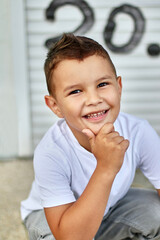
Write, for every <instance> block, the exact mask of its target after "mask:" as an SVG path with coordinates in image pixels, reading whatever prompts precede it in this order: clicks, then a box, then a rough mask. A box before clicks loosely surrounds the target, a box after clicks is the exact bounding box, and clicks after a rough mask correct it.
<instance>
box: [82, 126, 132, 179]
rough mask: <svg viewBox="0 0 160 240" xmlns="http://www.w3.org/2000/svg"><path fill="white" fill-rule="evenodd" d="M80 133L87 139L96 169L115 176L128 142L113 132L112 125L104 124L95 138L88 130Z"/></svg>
mask: <svg viewBox="0 0 160 240" xmlns="http://www.w3.org/2000/svg"><path fill="white" fill-rule="evenodd" d="M82 132H83V133H84V134H85V135H86V136H87V137H88V139H89V142H90V146H91V151H92V153H93V154H94V155H95V157H96V159H97V167H99V168H101V171H105V172H108V173H110V174H113V175H114V176H115V175H116V174H117V173H118V172H119V170H120V168H121V166H122V163H123V160H124V154H125V152H126V150H127V148H128V146H129V141H128V140H126V139H124V138H123V137H122V136H120V135H119V133H118V132H116V131H115V130H114V126H113V124H112V123H106V124H105V125H104V126H103V127H102V128H101V129H100V131H99V133H98V134H97V135H96V136H95V135H94V133H93V132H92V131H91V130H90V129H83V131H82Z"/></svg>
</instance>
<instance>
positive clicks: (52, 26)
mask: <svg viewBox="0 0 160 240" xmlns="http://www.w3.org/2000/svg"><path fill="white" fill-rule="evenodd" d="M131 22H132V21H131V20H129V17H127V20H121V21H120V23H119V24H117V30H116V33H120V32H123V33H125V32H127V33H128V32H129V33H131V32H132V31H133V27H132V26H133V24H130V23H131ZM79 24H80V23H79V20H75V21H72V20H66V21H63V20H59V21H56V22H55V23H53V22H49V21H39V22H31V23H29V24H28V27H27V32H28V33H34V34H40V33H50V32H59V33H61V32H64V31H73V30H74V29H75V28H76V27H78V26H79ZM105 25H106V23H105V22H104V20H99V21H97V22H95V24H94V25H93V27H92V30H93V31H103V30H104V27H105ZM155 31H160V25H159V20H156V19H155V20H150V21H148V22H147V24H146V32H155Z"/></svg>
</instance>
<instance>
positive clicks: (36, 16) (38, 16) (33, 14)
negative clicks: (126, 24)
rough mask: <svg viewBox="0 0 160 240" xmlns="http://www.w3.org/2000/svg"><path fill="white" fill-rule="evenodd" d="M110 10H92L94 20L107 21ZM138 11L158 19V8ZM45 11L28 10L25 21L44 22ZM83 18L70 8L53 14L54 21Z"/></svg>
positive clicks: (77, 11)
mask: <svg viewBox="0 0 160 240" xmlns="http://www.w3.org/2000/svg"><path fill="white" fill-rule="evenodd" d="M71 8H72V14H70V10H71ZM111 11H112V8H105V7H103V8H102V7H101V8H96V9H94V15H95V19H96V20H98V21H99V20H100V19H103V21H104V20H105V21H106V22H107V21H108V18H109V14H110V13H111ZM140 11H141V12H142V14H143V16H144V17H145V18H146V19H151V20H153V19H160V7H159V8H153V7H152V8H144V7H142V8H140ZM45 12H46V11H45V9H29V10H27V11H26V18H27V21H30V22H38V21H42V20H43V19H44V20H45V21H48V20H47V19H46V16H45ZM119 15H121V18H122V19H123V18H124V19H126V16H125V15H126V14H118V15H117V16H119ZM82 18H83V14H82V12H81V11H80V10H79V9H78V8H77V7H72V6H64V7H62V8H59V9H58V10H57V11H56V13H55V20H54V21H53V23H54V22H55V21H58V20H59V19H61V20H81V19H82Z"/></svg>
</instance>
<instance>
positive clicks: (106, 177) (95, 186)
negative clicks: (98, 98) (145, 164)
mask: <svg viewBox="0 0 160 240" xmlns="http://www.w3.org/2000/svg"><path fill="white" fill-rule="evenodd" d="M84 132H85V133H86V135H87V136H88V138H89V141H90V145H91V149H92V152H93V154H94V155H95V157H96V159H97V167H96V169H95V171H94V173H93V174H92V176H91V178H90V181H89V182H88V185H87V186H86V188H85V190H84V192H83V193H82V195H81V196H80V197H79V199H78V200H77V201H76V202H74V203H69V204H66V205H61V206H58V207H51V208H45V214H46V218H47V221H48V224H49V226H50V228H51V231H52V233H53V235H54V236H55V238H56V239H57V240H63V239H65V240H73V239H75V240H90V239H93V238H94V236H95V234H96V232H97V231H98V228H99V226H100V224H101V221H102V218H103V215H104V211H105V208H106V205H107V202H108V198H109V195H110V191H111V187H112V184H113V181H114V178H115V176H116V174H117V173H118V171H119V170H120V168H121V165H122V163H123V159H124V154H125V151H126V150H127V148H128V145H129V143H128V140H124V138H123V137H120V136H119V134H118V133H117V132H115V131H114V128H113V124H105V125H104V127H103V128H102V129H101V130H100V132H99V133H98V135H97V136H94V134H93V133H92V132H91V131H90V130H86V131H84Z"/></svg>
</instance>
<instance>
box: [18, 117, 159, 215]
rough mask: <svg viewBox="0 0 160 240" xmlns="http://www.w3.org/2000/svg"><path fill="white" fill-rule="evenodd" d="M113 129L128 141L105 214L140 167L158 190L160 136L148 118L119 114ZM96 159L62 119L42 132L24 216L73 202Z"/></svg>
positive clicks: (87, 178)
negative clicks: (44, 132) (33, 179)
mask: <svg viewBox="0 0 160 240" xmlns="http://www.w3.org/2000/svg"><path fill="white" fill-rule="evenodd" d="M114 127H115V130H116V131H118V132H119V134H120V135H121V136H124V138H126V139H128V140H129V142H130V144H129V148H128V149H127V151H126V153H125V157H124V162H123V165H122V167H121V169H120V171H119V172H118V174H117V175H116V178H115V180H114V182H113V185H112V189H111V193H110V196H109V200H108V203H107V206H106V210H105V214H106V213H107V211H108V209H109V208H110V207H112V206H113V205H114V204H115V203H116V202H117V201H118V200H119V199H121V198H122V197H123V196H124V195H125V194H126V193H127V191H128V190H129V188H130V186H131V184H132V181H133V179H134V176H135V170H136V168H140V169H141V170H142V172H143V173H144V175H145V176H146V177H147V178H148V179H149V181H150V182H151V183H152V184H153V186H154V187H155V188H156V189H160V138H159V136H158V135H157V134H156V132H155V131H154V130H153V128H152V127H151V126H150V125H149V124H148V122H147V121H145V120H141V119H138V118H136V117H133V116H131V115H129V114H125V113H120V114H119V116H118V118H117V120H116V121H115V123H114ZM96 164H97V161H96V159H95V157H94V155H93V154H92V153H90V152H88V151H87V150H85V149H84V148H83V147H82V146H80V144H79V143H78V141H77V139H76V138H75V137H74V135H73V134H72V132H71V130H70V128H69V127H68V125H67V124H66V122H65V120H64V119H60V120H58V121H57V122H56V123H55V124H54V125H53V126H52V127H51V128H50V129H49V130H48V132H47V133H46V134H45V136H44V137H43V139H42V140H41V142H40V143H39V145H38V146H37V148H36V150H35V154H34V170H35V181H34V182H33V184H32V189H31V192H30V194H29V197H28V199H27V200H25V201H23V202H22V203H21V215H22V219H24V218H25V217H26V216H27V215H28V214H29V213H30V212H32V211H33V210H38V209H42V208H43V207H53V206H58V205H62V204H67V203H70V202H74V201H76V200H77V199H78V198H79V196H80V195H81V194H82V193H83V191H84V189H85V187H86V185H87V183H88V181H89V179H90V177H91V175H92V173H93V172H94V170H95V168H96Z"/></svg>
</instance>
